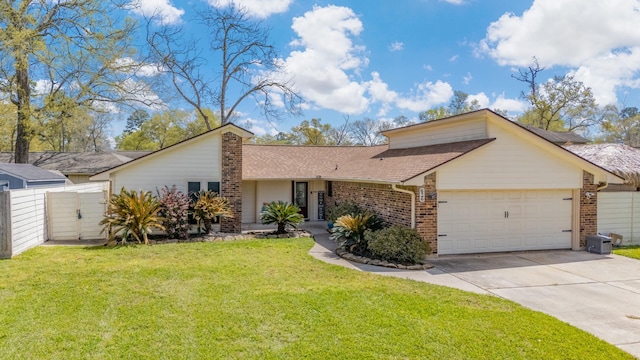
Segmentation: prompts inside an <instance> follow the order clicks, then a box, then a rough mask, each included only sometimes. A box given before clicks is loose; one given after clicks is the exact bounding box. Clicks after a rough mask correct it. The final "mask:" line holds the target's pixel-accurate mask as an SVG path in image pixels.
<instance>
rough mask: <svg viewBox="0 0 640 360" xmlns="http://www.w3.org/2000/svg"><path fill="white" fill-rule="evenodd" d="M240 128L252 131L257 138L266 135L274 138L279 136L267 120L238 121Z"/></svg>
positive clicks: (250, 119)
mask: <svg viewBox="0 0 640 360" xmlns="http://www.w3.org/2000/svg"><path fill="white" fill-rule="evenodd" d="M238 126H240V127H242V128H244V129H246V130H249V131H251V132H252V133H254V134H255V135H256V136H263V135H266V134H269V135H272V136H273V135H277V134H278V130H277V129H276V128H274V127H273V125H271V124H270V123H269V122H267V121H265V120H258V119H253V118H244V119H242V120H240V121H238Z"/></svg>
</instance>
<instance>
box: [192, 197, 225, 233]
mask: <svg viewBox="0 0 640 360" xmlns="http://www.w3.org/2000/svg"><path fill="white" fill-rule="evenodd" d="M218 217H233V212H232V211H231V206H230V205H229V201H228V200H227V198H224V197H221V196H219V195H218V194H217V193H215V192H213V191H209V190H207V191H204V190H201V191H199V192H198V193H197V194H196V196H195V199H194V202H193V218H194V219H196V221H197V222H198V233H200V229H201V226H204V229H205V231H206V232H207V233H208V232H210V231H211V223H212V222H213V221H214V220H215V219H217V218H218Z"/></svg>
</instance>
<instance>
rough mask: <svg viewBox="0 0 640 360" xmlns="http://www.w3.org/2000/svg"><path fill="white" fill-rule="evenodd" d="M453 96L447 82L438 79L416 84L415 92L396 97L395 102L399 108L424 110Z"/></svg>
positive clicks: (416, 110)
mask: <svg viewBox="0 0 640 360" xmlns="http://www.w3.org/2000/svg"><path fill="white" fill-rule="evenodd" d="M452 96H453V88H452V87H451V85H450V84H449V83H446V82H442V81H440V80H438V81H436V82H435V83H433V82H426V83H422V84H419V85H418V88H417V89H416V92H415V94H413V96H411V97H408V98H401V99H398V100H397V102H396V104H397V106H398V107H399V108H401V109H407V110H411V111H415V112H418V111H424V110H428V109H430V108H432V107H433V106H435V105H438V104H442V103H445V102H447V101H449V100H450V99H451V97H452Z"/></svg>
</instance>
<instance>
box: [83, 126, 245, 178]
mask: <svg viewBox="0 0 640 360" xmlns="http://www.w3.org/2000/svg"><path fill="white" fill-rule="evenodd" d="M227 132H232V133H234V134H236V135H238V136H240V137H242V139H243V140H246V139H249V138H251V137H253V133H252V132H250V131H247V130H245V129H243V128H241V127H239V126H237V125H235V124H232V123H228V124H225V125H222V126H220V127H217V128H215V129H212V130H209V131H207V132H205V133H202V134H200V135H196V136H194V137H191V138H189V139H185V140H183V141H180V142H178V143H176V144H173V145H170V146H167V147H166V148H162V149H159V150H156V151H153V152H151V153H149V154H146V155H143V156H140V157H139V158H137V159H134V160H132V161H129V162H126V163H124V164H120V165H117V166H114V167H112V168H109V169H107V170H104V171H102V172H99V173H97V174H95V175H94V176H92V177H91V178H90V180H92V181H95V180H108V178H109V174H111V173H113V172H117V171H120V170H122V169H126V168H128V167H130V166H135V165H136V164H138V163H140V162H142V161H145V160H147V159H151V158H155V157H158V156H162V155H163V154H166V153H168V152H171V151H176V150H179V149H181V148H182V147H185V146H189V145H190V144H192V143H194V142H197V141H198V140H202V139H205V138H207V137H211V136H220V135H221V134H223V133H227Z"/></svg>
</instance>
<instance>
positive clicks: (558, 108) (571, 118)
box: [513, 58, 598, 131]
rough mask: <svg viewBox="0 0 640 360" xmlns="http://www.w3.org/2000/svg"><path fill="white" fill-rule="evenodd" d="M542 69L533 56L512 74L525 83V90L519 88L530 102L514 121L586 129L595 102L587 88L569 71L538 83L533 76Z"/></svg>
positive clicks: (594, 116)
mask: <svg viewBox="0 0 640 360" xmlns="http://www.w3.org/2000/svg"><path fill="white" fill-rule="evenodd" d="M543 70H544V68H543V67H540V65H539V63H538V60H537V59H536V58H534V59H533V65H531V66H529V67H528V69H527V70H520V73H519V75H516V76H513V77H514V78H515V79H516V80H518V81H521V82H524V83H526V84H527V87H528V93H524V92H523V97H525V98H526V99H527V100H528V101H529V103H530V105H531V107H530V108H529V109H528V110H527V111H525V113H524V114H523V115H522V116H521V117H520V118H519V119H518V122H520V123H522V124H525V125H532V126H535V127H538V128H541V129H545V130H551V131H559V130H566V131H573V130H583V131H587V130H588V128H589V127H590V126H592V125H595V124H596V123H597V122H598V116H597V115H598V106H597V104H596V101H595V97H594V96H593V92H592V91H591V88H589V87H587V86H585V85H584V83H582V82H581V81H578V80H577V79H576V78H575V77H574V76H573V75H566V76H555V77H553V78H552V79H549V80H547V81H545V82H544V83H542V84H539V83H538V82H537V78H538V76H539V75H540V72H542V71H543Z"/></svg>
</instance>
